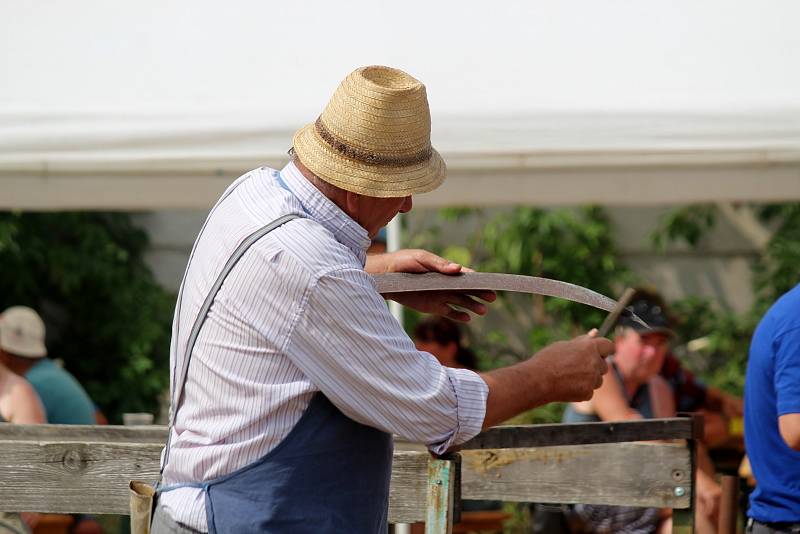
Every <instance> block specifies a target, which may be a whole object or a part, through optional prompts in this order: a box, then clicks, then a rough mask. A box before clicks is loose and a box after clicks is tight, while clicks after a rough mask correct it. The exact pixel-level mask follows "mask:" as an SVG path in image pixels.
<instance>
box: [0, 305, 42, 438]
mask: <svg viewBox="0 0 800 534" xmlns="http://www.w3.org/2000/svg"><path fill="white" fill-rule="evenodd" d="M29 311H33V310H28V309H27V308H24V309H23V308H18V309H15V308H11V309H9V310H6V312H5V313H3V315H0V423H18V424H39V423H45V422H46V419H45V414H44V408H43V407H42V402H41V400H39V396H38V395H37V394H36V391H35V390H34V389H33V386H31V385H30V383H28V381H27V380H25V379H24V378H22V377H21V376H20V375H19V374H17V373H15V372H13V371H12V370H11V369H9V368H8V366H6V365H5V362H6V357H5V356H4V354H6V353H17V354H31V353H38V352H39V351H41V349H42V347H41V346H40V343H39V340H38V337H37V336H36V331H37V329H38V328H39V327H40V326H41V327H42V329H44V325H40V324H39V323H38V322H37V321H36V319H37V318H38V317H37V316H35V314H34V315H31V314H30V313H29ZM8 312H11V313H10V314H9V313H8ZM4 319H5V320H4Z"/></svg>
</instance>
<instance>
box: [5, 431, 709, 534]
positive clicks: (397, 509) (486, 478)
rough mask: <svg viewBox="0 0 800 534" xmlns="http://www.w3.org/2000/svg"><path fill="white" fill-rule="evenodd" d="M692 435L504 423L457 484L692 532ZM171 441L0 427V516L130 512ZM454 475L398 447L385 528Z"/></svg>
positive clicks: (416, 513)
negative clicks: (652, 519)
mask: <svg viewBox="0 0 800 534" xmlns="http://www.w3.org/2000/svg"><path fill="white" fill-rule="evenodd" d="M697 437H699V435H698V427H697V424H696V422H693V420H692V419H691V418H675V419H664V420H649V421H636V422H624V423H587V424H571V425H535V426H521V427H497V428H493V429H490V430H489V431H487V432H485V433H483V434H481V435H480V436H478V437H476V438H475V439H473V440H472V441H470V442H468V443H467V444H465V445H464V448H463V449H462V450H461V451H460V452H459V453H458V454H459V455H460V460H461V461H460V473H455V474H454V475H452V479H453V480H456V479H458V478H459V477H458V476H457V475H458V474H460V496H461V498H462V499H497V500H503V501H518V502H543V503H578V502H581V503H589V504H617V505H632V506H654V507H666V508H673V509H675V510H676V512H678V513H676V516H677V518H676V519H679V520H676V522H675V523H676V530H680V529H689V530H684V531H690V529H691V521H690V520H689V519H688V517H689V516H690V513H691V503H692V495H693V486H694V484H693V481H694V460H693V458H694V454H693V446H694V439H696V438H697ZM165 439H166V430H165V429H164V428H163V427H121V426H64V425H31V426H23V425H0V511H35V512H50V513H93V514H109V513H111V514H126V513H128V506H129V496H128V489H127V485H128V481H130V480H132V479H138V480H155V478H156V476H157V475H158V466H159V458H160V453H161V448H162V446H163V443H164V441H165ZM676 439H677V440H681V441H680V442H663V441H660V442H653V441H650V442H644V441H648V440H676ZM437 462H438V463H437ZM432 466H434V467H435V469H433V467H432ZM457 467H458V466H457V464H456V463H453V462H449V461H447V460H444V463H442V460H434V459H432V457H431V455H430V454H428V453H426V452H417V451H403V450H398V451H396V452H395V455H394V464H393V467H392V481H391V497H390V502H389V518H390V521H391V522H396V523H410V522H416V521H424V520H426V519H427V520H428V521H429V522H431V521H432V518H433V516H430V515H429V512H430V511H431V506H430V505H431V499H432V498H433V499H438V500H439V505H441V503H442V502H444V503H445V504H446V503H447V502H448V501H447V499H452V498H453V495H454V494H455V493H457V491H454V489H455V488H451V487H450V485H449V484H448V481H447V480H446V481H445V482H444V483H443V486H444V487H443V488H442V484H439V485H438V486H437V487H436V488H434V489H435V490H436V491H438V492H439V493H438V494H437V495H433V494H432V491H431V490H432V488H431V485H432V482H431V480H432V477H433V476H442V473H441V472H438V471H437V472H436V473H434V474H431V473H429V469H433V471H436V470H437V469H439V470H441V469H445V471H447V470H448V469H450V470H457ZM446 476H451V475H450V474H446ZM442 492H444V493H442ZM442 499H444V500H442ZM448 508H452V507H448ZM679 511H684V512H683V513H681V512H679ZM687 514H688V515H687ZM442 517H446V515H445V516H442ZM681 518H682V519H681ZM445 521H446V520H445Z"/></svg>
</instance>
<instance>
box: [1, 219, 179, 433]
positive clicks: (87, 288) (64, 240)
mask: <svg viewBox="0 0 800 534" xmlns="http://www.w3.org/2000/svg"><path fill="white" fill-rule="evenodd" d="M146 246H147V236H146V235H145V233H144V232H142V231H141V230H139V229H137V228H136V227H134V226H133V225H132V223H131V221H130V217H128V216H127V215H125V214H121V213H17V212H14V213H0V280H3V283H2V284H0V307H2V308H3V309H4V308H5V307H7V306H12V305H17V304H23V305H27V306H31V307H32V308H34V309H36V310H37V311H39V313H40V314H41V315H42V316H43V317H44V319H45V322H46V323H47V325H48V349H49V353H50V355H51V356H53V357H55V358H60V359H63V360H64V362H65V366H66V368H67V369H68V370H69V371H70V372H72V373H73V374H74V375H75V376H76V377H77V378H78V380H79V381H80V382H81V383H82V384H83V385H84V387H85V388H86V390H87V391H88V393H89V395H90V396H91V397H92V399H93V400H94V401H95V403H96V404H98V406H100V407H101V409H102V410H103V411H104V412H105V413H106V415H107V416H108V417H109V419H110V420H111V421H112V422H119V415H120V414H121V413H123V412H140V411H146V412H151V413H155V412H157V409H158V395H159V394H160V393H161V392H162V391H164V389H165V388H166V387H167V385H168V384H167V383H168V379H169V378H168V376H169V370H168V365H169V362H168V360H169V340H170V325H171V316H172V309H173V306H174V297H173V296H172V295H169V294H168V293H166V292H165V291H164V290H162V289H161V288H160V287H159V286H158V285H157V283H156V281H155V280H154V278H153V276H152V274H151V273H150V271H149V270H148V268H147V267H146V265H145V263H144V261H143V259H142V256H143V253H144V250H145V247H146Z"/></svg>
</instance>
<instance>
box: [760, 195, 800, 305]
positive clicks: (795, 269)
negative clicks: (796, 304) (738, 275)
mask: <svg viewBox="0 0 800 534" xmlns="http://www.w3.org/2000/svg"><path fill="white" fill-rule="evenodd" d="M758 215H759V217H760V218H761V220H762V221H764V222H765V223H767V224H773V225H775V232H774V233H773V235H772V239H770V241H769V243H767V248H766V250H765V251H764V253H763V254H762V256H761V257H760V258H759V260H758V261H757V262H756V264H755V266H754V269H753V270H754V275H755V276H754V290H755V291H756V296H757V298H758V302H757V304H756V305H757V307H758V310H757V311H759V312H762V311H766V309H767V308H768V307H769V305H770V304H772V303H773V302H774V301H775V300H776V299H777V298H778V297H780V296H781V295H783V294H784V293H786V292H787V291H789V290H790V289H791V288H793V287H794V286H795V285H797V283H798V282H799V281H800V203H796V204H768V205H766V206H762V207H760V208H759V209H758Z"/></svg>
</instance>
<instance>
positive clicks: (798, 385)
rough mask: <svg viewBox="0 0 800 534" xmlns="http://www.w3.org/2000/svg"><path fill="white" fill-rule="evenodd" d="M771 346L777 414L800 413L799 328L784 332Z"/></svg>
mask: <svg viewBox="0 0 800 534" xmlns="http://www.w3.org/2000/svg"><path fill="white" fill-rule="evenodd" d="M773 347H774V350H775V360H774V364H775V378H774V384H775V397H776V401H777V402H776V405H777V409H778V416H781V415H786V414H789V413H800V328H795V329H793V330H789V331H787V332H784V333H783V334H782V335H781V336H780V337H778V338H777V339H776V340H775V341H774V342H773Z"/></svg>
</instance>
